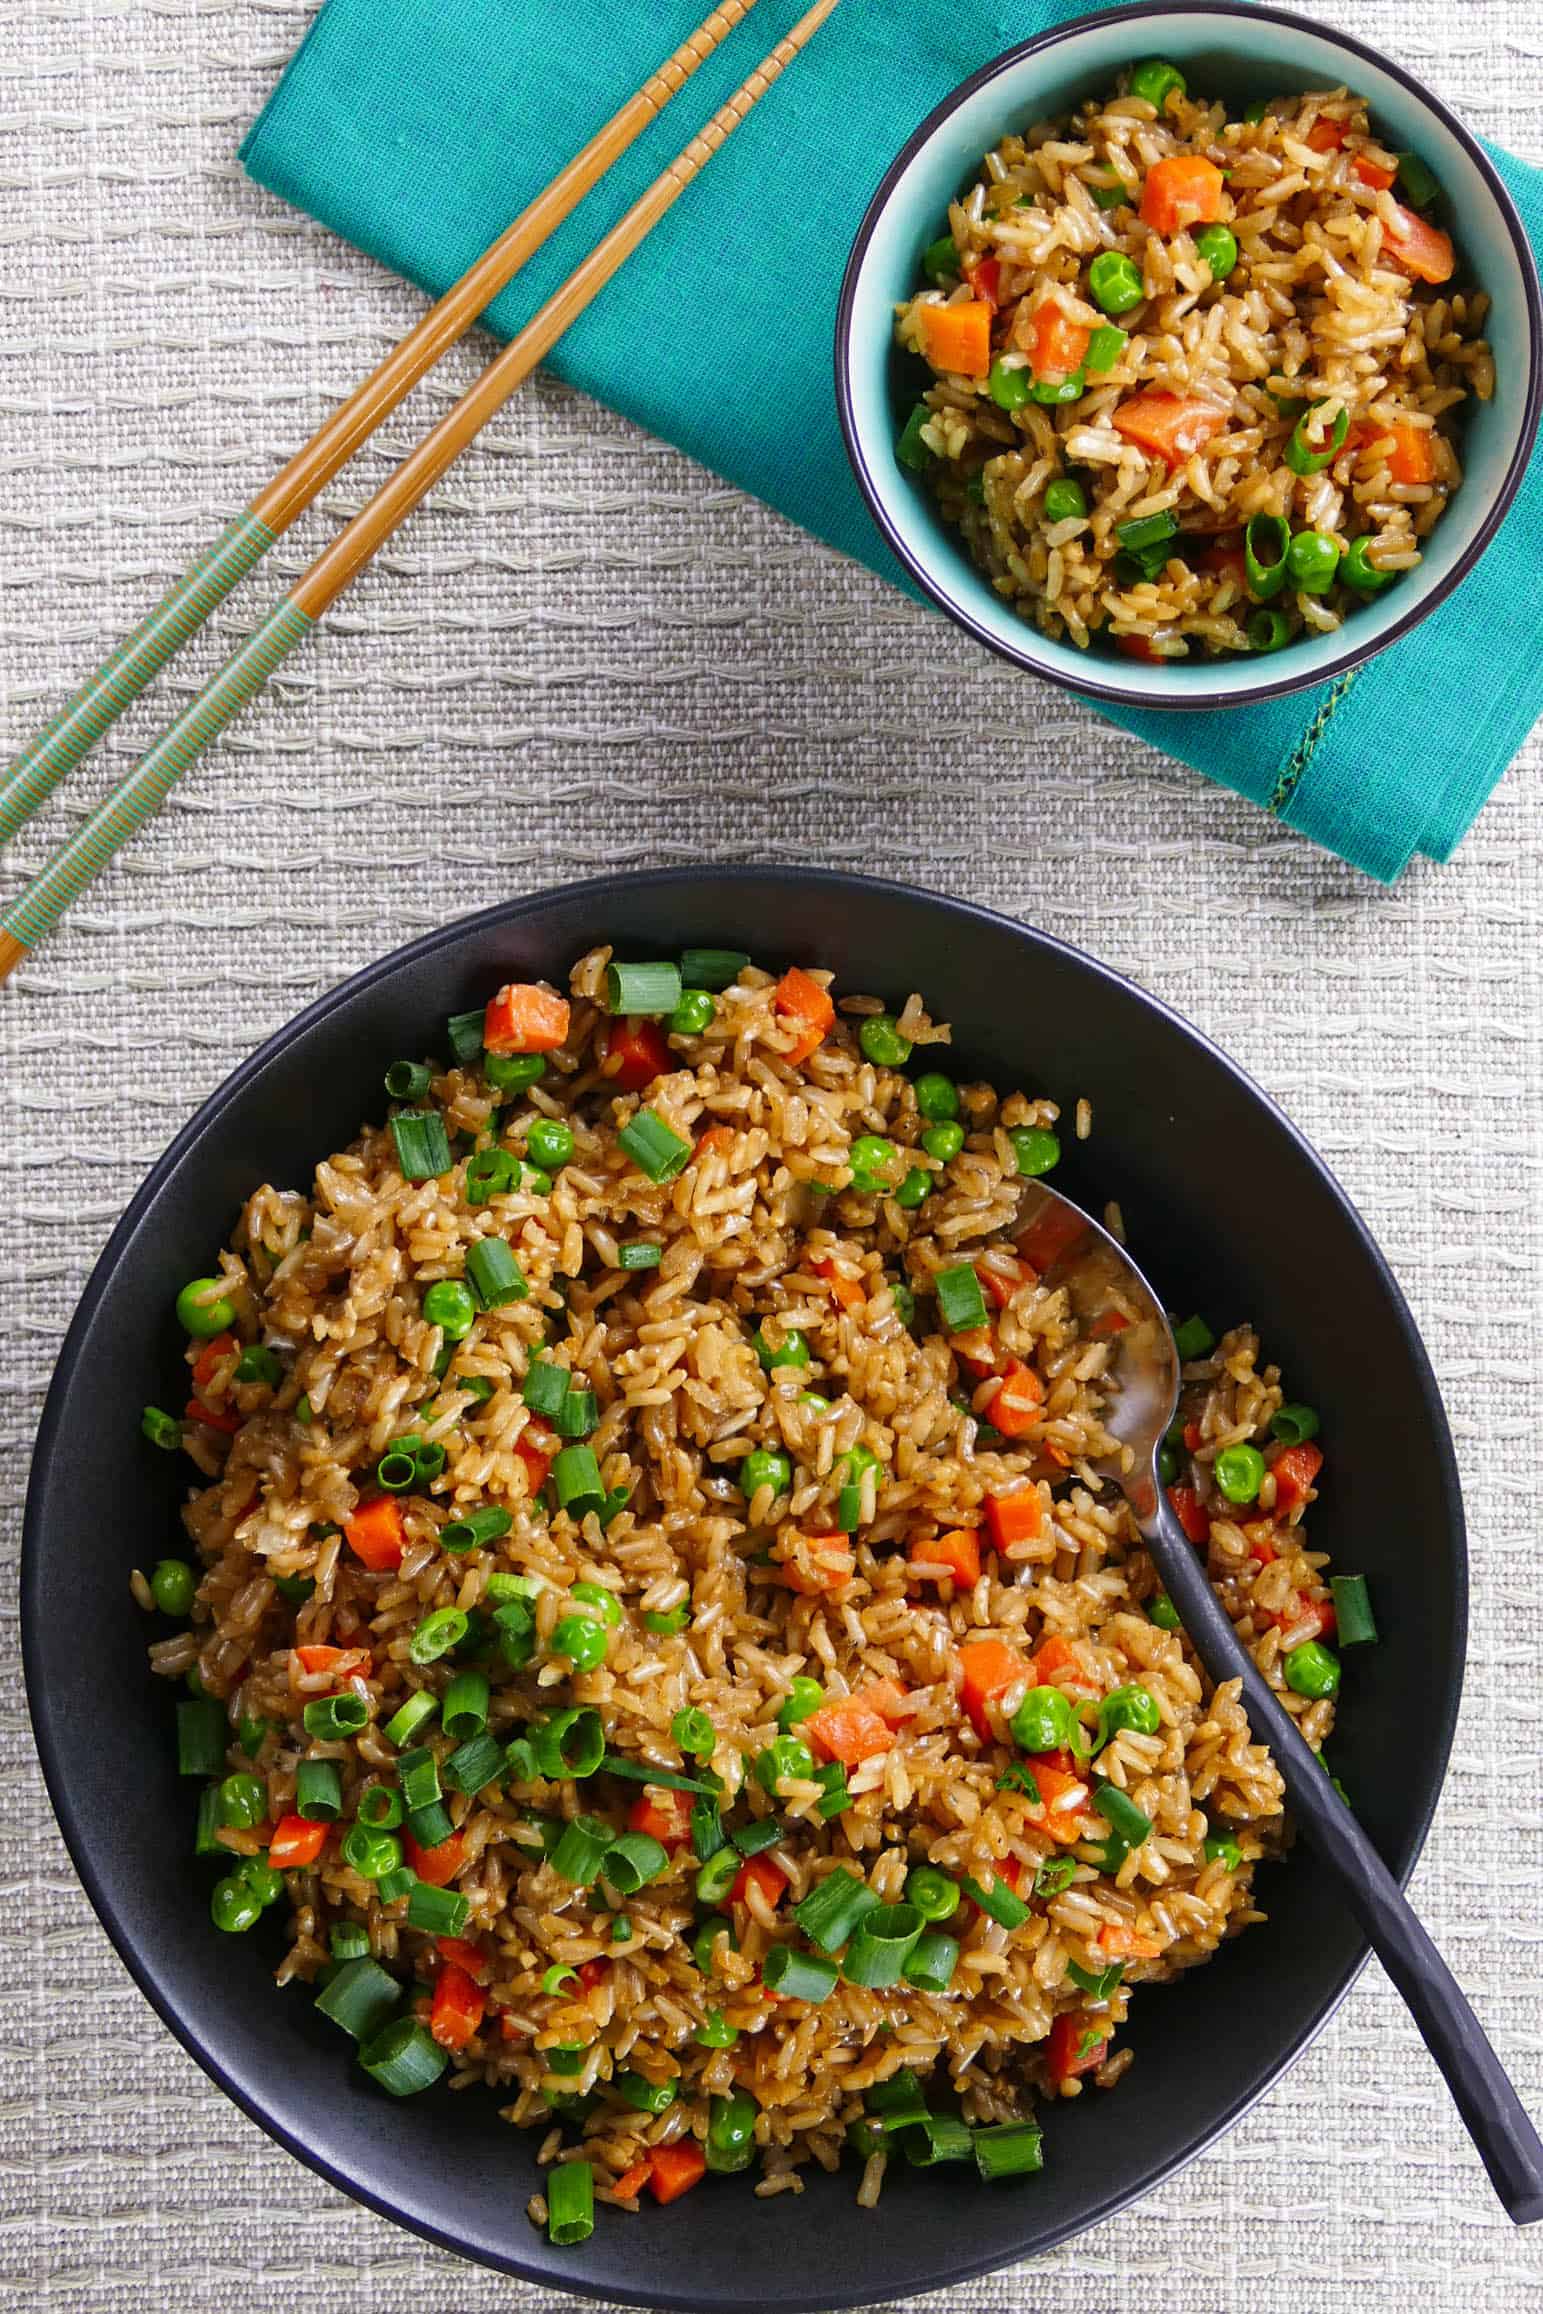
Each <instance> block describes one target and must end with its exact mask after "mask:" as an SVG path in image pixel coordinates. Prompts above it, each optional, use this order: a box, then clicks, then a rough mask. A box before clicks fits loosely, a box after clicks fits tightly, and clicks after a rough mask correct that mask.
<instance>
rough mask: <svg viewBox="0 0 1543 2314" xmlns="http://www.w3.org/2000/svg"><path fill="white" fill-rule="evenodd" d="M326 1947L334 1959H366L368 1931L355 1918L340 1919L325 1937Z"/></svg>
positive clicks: (367, 1955)
mask: <svg viewBox="0 0 1543 2314" xmlns="http://www.w3.org/2000/svg"><path fill="white" fill-rule="evenodd" d="M327 1949H328V1951H329V1952H330V1953H331V1955H332V1957H333V1959H334V1960H367V1959H368V1958H369V1951H370V1932H369V1930H368V1929H367V1928H365V1927H364V1926H363V1924H362V1923H361V1922H359V1921H357V1920H340V1921H339V1922H338V1923H337V1925H336V1927H335V1928H334V1929H333V1930H332V1931H331V1933H330V1935H329V1936H328V1938H327ZM393 1981H394V1980H393Z"/></svg>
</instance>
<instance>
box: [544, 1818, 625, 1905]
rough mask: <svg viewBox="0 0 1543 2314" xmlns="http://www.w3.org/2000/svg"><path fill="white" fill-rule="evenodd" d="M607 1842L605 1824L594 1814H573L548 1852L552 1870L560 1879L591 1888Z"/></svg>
mask: <svg viewBox="0 0 1543 2314" xmlns="http://www.w3.org/2000/svg"><path fill="white" fill-rule="evenodd" d="M610 1845H611V1827H610V1825H609V1824H602V1823H601V1821H600V1819H599V1818H598V1817H597V1816H575V1817H574V1819H573V1821H572V1822H571V1823H570V1824H567V1825H565V1826H564V1828H563V1834H562V1837H561V1839H560V1840H559V1841H558V1843H557V1846H556V1847H555V1848H554V1849H553V1851H552V1869H553V1871H554V1872H555V1873H556V1874H557V1876H558V1878H559V1879H560V1880H571V1881H572V1882H573V1883H574V1884H575V1886H577V1887H580V1888H589V1887H592V1886H593V1884H594V1882H595V1881H596V1880H597V1879H598V1877H599V1874H600V1867H601V1864H602V1863H603V1862H604V1860H605V1852H606V1850H607V1849H608V1848H609V1847H610Z"/></svg>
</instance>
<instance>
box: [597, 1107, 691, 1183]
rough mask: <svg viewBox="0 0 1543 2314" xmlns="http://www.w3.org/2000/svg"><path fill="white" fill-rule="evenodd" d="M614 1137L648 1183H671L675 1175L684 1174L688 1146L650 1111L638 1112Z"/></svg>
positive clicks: (689, 1150)
mask: <svg viewBox="0 0 1543 2314" xmlns="http://www.w3.org/2000/svg"><path fill="white" fill-rule="evenodd" d="M616 1138H617V1141H618V1143H619V1144H620V1146H621V1147H622V1148H623V1149H625V1150H626V1152H627V1155H628V1156H629V1157H630V1158H631V1159H632V1162H633V1163H634V1165H636V1166H637V1167H638V1168H639V1169H640V1171H642V1172H644V1173H646V1174H647V1175H648V1178H649V1180H650V1181H673V1180H674V1179H675V1176H676V1174H677V1173H680V1172H682V1171H684V1169H685V1165H686V1161H687V1159H688V1158H689V1157H690V1155H691V1143H690V1142H689V1141H683V1140H682V1139H681V1137H680V1135H679V1134H678V1133H676V1132H672V1131H671V1129H670V1127H669V1126H668V1125H667V1124H666V1123H665V1121H664V1119H663V1118H662V1117H661V1116H659V1115H658V1113H657V1112H656V1111H655V1110H653V1109H639V1111H638V1113H637V1115H636V1116H635V1117H634V1118H633V1119H632V1121H631V1123H630V1124H626V1125H623V1127H622V1129H621V1131H620V1132H619V1133H618V1134H617V1136H616Z"/></svg>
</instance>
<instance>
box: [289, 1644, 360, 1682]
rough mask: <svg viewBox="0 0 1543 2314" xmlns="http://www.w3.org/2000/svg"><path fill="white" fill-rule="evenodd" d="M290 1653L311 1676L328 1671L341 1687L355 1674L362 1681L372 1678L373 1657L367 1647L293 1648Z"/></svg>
mask: <svg viewBox="0 0 1543 2314" xmlns="http://www.w3.org/2000/svg"><path fill="white" fill-rule="evenodd" d="M290 1653H291V1655H293V1656H294V1658H295V1660H296V1661H297V1663H298V1664H299V1666H300V1668H301V1670H302V1671H303V1672H305V1673H307V1674H308V1675H309V1676H312V1677H314V1676H315V1674H316V1673H317V1672H319V1671H327V1672H330V1673H331V1674H332V1677H333V1678H334V1679H335V1680H337V1681H338V1683H339V1685H341V1684H342V1682H343V1681H344V1680H345V1679H347V1678H349V1677H350V1675H352V1674H354V1673H357V1674H358V1675H359V1677H360V1678H362V1679H368V1678H369V1676H370V1666H371V1656H370V1651H369V1649H368V1648H367V1647H292V1648H291V1649H290Z"/></svg>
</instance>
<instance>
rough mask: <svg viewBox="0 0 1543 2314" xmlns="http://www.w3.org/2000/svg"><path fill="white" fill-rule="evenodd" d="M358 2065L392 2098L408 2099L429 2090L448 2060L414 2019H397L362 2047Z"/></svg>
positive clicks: (432, 2037) (436, 2043) (432, 2038)
mask: <svg viewBox="0 0 1543 2314" xmlns="http://www.w3.org/2000/svg"><path fill="white" fill-rule="evenodd" d="M359 2062H360V2064H361V2065H362V2066H363V2067H364V2069H365V2071H366V2073H368V2074H369V2075H370V2076H371V2078H372V2079H373V2080H376V2081H378V2082H379V2083H380V2085H381V2087H382V2089H384V2090H386V2091H388V2092H389V2094H390V2095H391V2096H393V2097H411V2096H413V2095H414V2093H415V2092H416V2091H417V2090H419V2089H428V2088H430V2087H432V2085H433V2084H434V2082H436V2081H437V2080H438V2079H439V2076H440V2075H441V2073H443V2071H444V2069H445V2067H446V2066H447V2065H448V2064H449V2062H450V2058H449V2055H448V2052H447V2051H445V2050H444V2049H442V2048H441V2047H440V2045H439V2043H438V2042H437V2041H436V2040H435V2038H434V2036H433V2034H432V2033H431V2032H430V2031H429V2029H428V2027H427V2026H426V2025H420V2024H419V2022H418V2020H417V2018H416V2017H397V2018H396V2019H395V2020H394V2021H393V2022H392V2023H391V2024H389V2025H387V2026H386V2027H385V2028H384V2030H383V2031H381V2032H379V2033H377V2034H376V2035H375V2038H374V2039H373V2040H372V2041H367V2042H366V2043H365V2045H364V2047H363V2048H362V2049H361V2050H360V2051H359Z"/></svg>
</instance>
